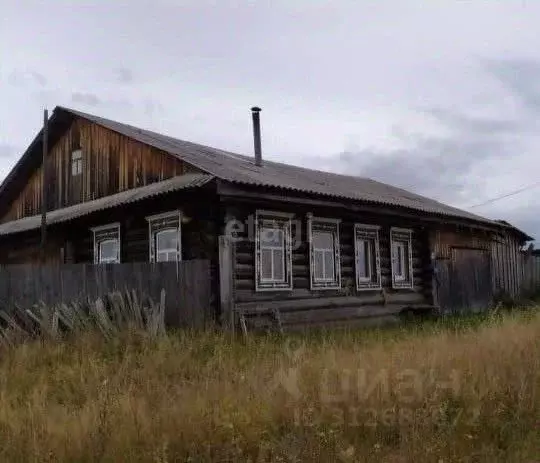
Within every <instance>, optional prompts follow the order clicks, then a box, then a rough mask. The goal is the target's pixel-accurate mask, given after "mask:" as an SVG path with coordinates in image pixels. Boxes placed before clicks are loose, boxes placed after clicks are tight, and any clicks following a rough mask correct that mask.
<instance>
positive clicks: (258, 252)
mask: <svg viewBox="0 0 540 463" xmlns="http://www.w3.org/2000/svg"><path fill="white" fill-rule="evenodd" d="M293 217H294V214H289V213H285V212H278V211H263V210H258V211H256V213H255V291H284V290H285V291H286V290H291V289H292V288H293V275H292V218H293ZM263 228H275V229H278V230H281V231H282V232H283V246H281V247H280V249H281V250H282V252H283V280H276V279H272V278H263V277H262V250H263V249H264V248H263V246H262V245H261V231H262V229H263ZM270 248H271V249H272V248H274V247H272V246H271V247H270ZM272 265H273V253H272ZM272 273H273V272H272Z"/></svg>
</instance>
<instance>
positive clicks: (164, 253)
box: [156, 228, 178, 262]
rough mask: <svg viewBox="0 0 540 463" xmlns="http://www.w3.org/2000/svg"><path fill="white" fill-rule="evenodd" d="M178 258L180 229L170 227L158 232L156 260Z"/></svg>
mask: <svg viewBox="0 0 540 463" xmlns="http://www.w3.org/2000/svg"><path fill="white" fill-rule="evenodd" d="M177 259H178V229H176V228H169V229H166V230H161V231H159V232H157V233H156V261H158V262H167V261H175V260H177Z"/></svg>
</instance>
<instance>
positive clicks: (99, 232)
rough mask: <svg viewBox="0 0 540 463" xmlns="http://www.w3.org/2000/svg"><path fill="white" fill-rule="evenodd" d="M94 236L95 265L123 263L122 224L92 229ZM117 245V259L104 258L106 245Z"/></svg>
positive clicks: (111, 224) (117, 223) (116, 223)
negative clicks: (103, 251) (103, 253)
mask: <svg viewBox="0 0 540 463" xmlns="http://www.w3.org/2000/svg"><path fill="white" fill-rule="evenodd" d="M91 230H92V233H93V235H94V264H119V263H120V261H121V258H120V256H121V253H122V247H121V246H122V244H121V238H120V223H119V222H115V223H110V224H107V225H101V226H99V227H93V228H91ZM110 242H114V243H116V257H115V258H106V259H104V258H103V255H102V250H103V245H104V244H105V243H110Z"/></svg>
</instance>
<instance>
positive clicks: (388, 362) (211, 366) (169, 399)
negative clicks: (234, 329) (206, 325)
mask: <svg viewBox="0 0 540 463" xmlns="http://www.w3.org/2000/svg"><path fill="white" fill-rule="evenodd" d="M539 392H540V315H539V313H538V312H529V313H515V314H504V315H498V316H488V317H486V316H483V317H470V318H467V319H463V318H447V319H440V320H433V321H428V322H425V323H422V324H413V323H411V324H405V325H403V326H400V327H393V328H388V329H366V330H354V331H347V330H335V331H317V332H312V333H309V334H303V335H302V334H295V335H290V336H285V337H284V338H280V337H277V336H253V337H250V338H249V339H247V340H232V339H231V338H230V336H229V335H227V334H222V333H216V332H206V333H193V332H178V333H172V334H169V335H167V336H157V337H156V336H152V337H150V336H149V335H147V334H144V333H141V332H137V331H131V332H129V331H124V332H123V333H121V335H119V336H115V337H113V338H112V339H110V340H104V339H103V337H102V336H98V335H96V334H84V335H78V337H77V338H74V337H73V336H72V339H65V340H62V341H55V340H42V341H34V342H26V343H24V344H22V345H19V346H18V347H15V348H13V349H9V350H3V351H2V352H1V359H0V442H2V445H1V446H0V461H74V462H75V461H76V462H86V461H154V462H155V461H158V462H166V461H194V462H196V461H231V462H232V461H254V462H255V461H287V462H293V461H343V462H348V461H373V462H413V461H414V462H433V461H434V462H439V461H442V462H453V461H463V462H469V461H475V462H476V461H485V462H513V461H515V462H522V461H537V460H538V457H539V455H540V443H539V434H540V428H539V426H540V423H539V418H538V417H539V416H540V405H539V400H540V397H539Z"/></svg>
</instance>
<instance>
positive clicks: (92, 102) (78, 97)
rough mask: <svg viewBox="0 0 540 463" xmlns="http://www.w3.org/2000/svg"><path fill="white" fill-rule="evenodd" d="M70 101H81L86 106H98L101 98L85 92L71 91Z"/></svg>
mask: <svg viewBox="0 0 540 463" xmlns="http://www.w3.org/2000/svg"><path fill="white" fill-rule="evenodd" d="M71 101H73V102H74V103H81V104H84V105H88V106H98V105H99V104H101V100H100V98H99V97H98V96H97V95H94V94H93V93H85V92H74V93H72V94H71Z"/></svg>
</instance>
